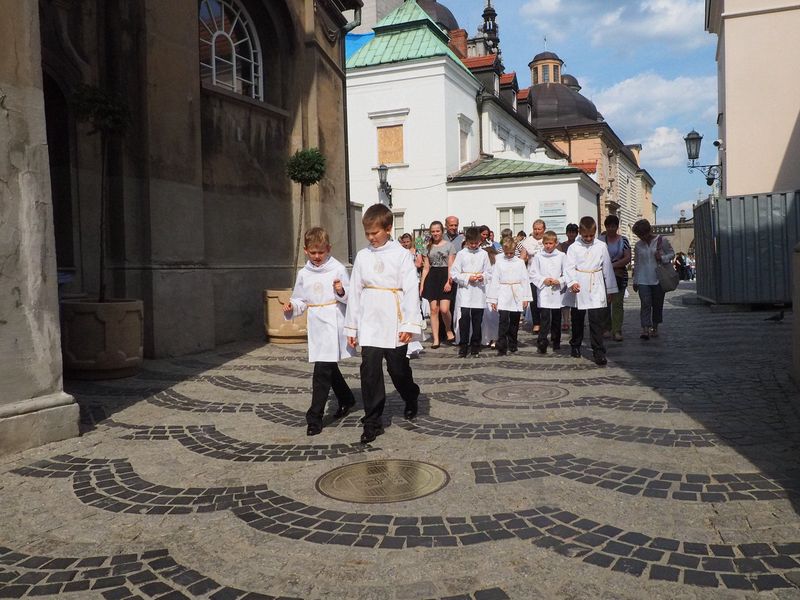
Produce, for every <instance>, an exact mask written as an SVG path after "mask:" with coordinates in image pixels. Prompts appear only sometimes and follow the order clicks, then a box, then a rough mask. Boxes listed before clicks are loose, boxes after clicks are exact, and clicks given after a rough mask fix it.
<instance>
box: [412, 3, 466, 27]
mask: <svg viewBox="0 0 800 600" xmlns="http://www.w3.org/2000/svg"><path fill="white" fill-rule="evenodd" d="M417 4H418V5H419V7H420V8H421V9H422V10H424V11H425V12H426V13H428V16H429V17H430V18H431V20H432V21H433V22H434V23H436V24H438V25H440V26H441V27H442V28H444V29H446V30H447V31H454V30H456V29H461V28H460V27H459V26H458V21H456V18H455V17H454V16H453V13H451V12H450V9H449V8H447V7H446V6H445V5H444V4H439V3H438V2H437V1H436V0H417Z"/></svg>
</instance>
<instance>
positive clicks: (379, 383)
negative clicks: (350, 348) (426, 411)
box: [361, 344, 419, 429]
mask: <svg viewBox="0 0 800 600" xmlns="http://www.w3.org/2000/svg"><path fill="white" fill-rule="evenodd" d="M407 349H408V345H407V344H406V345H404V346H399V347H398V348H376V347H374V346H362V347H361V395H362V397H363V399H364V419H363V423H364V429H368V428H377V427H380V426H381V424H382V421H381V417H382V415H383V409H384V406H385V405H386V388H385V386H384V382H383V361H384V359H385V360H386V370H387V371H389V377H391V379H392V383H393V384H394V387H395V389H396V390H397V391H398V393H399V394H400V397H401V398H402V399H403V401H404V402H405V403H406V408H413V409H414V410H415V411H416V408H417V398H418V397H419V386H418V385H417V384H416V383H414V374H413V373H412V372H411V362H410V361H409V360H408V358H407V357H406V350H407Z"/></svg>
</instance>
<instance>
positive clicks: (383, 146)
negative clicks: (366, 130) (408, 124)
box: [378, 125, 404, 165]
mask: <svg viewBox="0 0 800 600" xmlns="http://www.w3.org/2000/svg"><path fill="white" fill-rule="evenodd" d="M403 162H404V160H403V126H402V125H391V126H389V127H378V164H384V165H399V164H403Z"/></svg>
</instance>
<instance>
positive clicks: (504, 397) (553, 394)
mask: <svg viewBox="0 0 800 600" xmlns="http://www.w3.org/2000/svg"><path fill="white" fill-rule="evenodd" d="M568 395H569V392H568V391H567V390H565V389H564V388H560V387H558V386H556V385H540V384H528V385H524V384H511V385H500V386H497V387H493V388H489V389H488V390H486V391H485V392H483V396H484V398H488V399H489V400H494V401H495V402H508V403H511V404H532V403H536V402H552V401H553V400H558V399H560V398H563V397H565V396H568Z"/></svg>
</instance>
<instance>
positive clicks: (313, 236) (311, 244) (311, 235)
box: [303, 227, 331, 248]
mask: <svg viewBox="0 0 800 600" xmlns="http://www.w3.org/2000/svg"><path fill="white" fill-rule="evenodd" d="M330 245H331V239H330V237H329V236H328V232H327V231H325V229H324V228H322V227H312V228H311V229H309V230H308V231H306V234H305V236H304V237H303V247H304V248H316V247H320V246H321V247H324V248H328V247H330Z"/></svg>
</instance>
